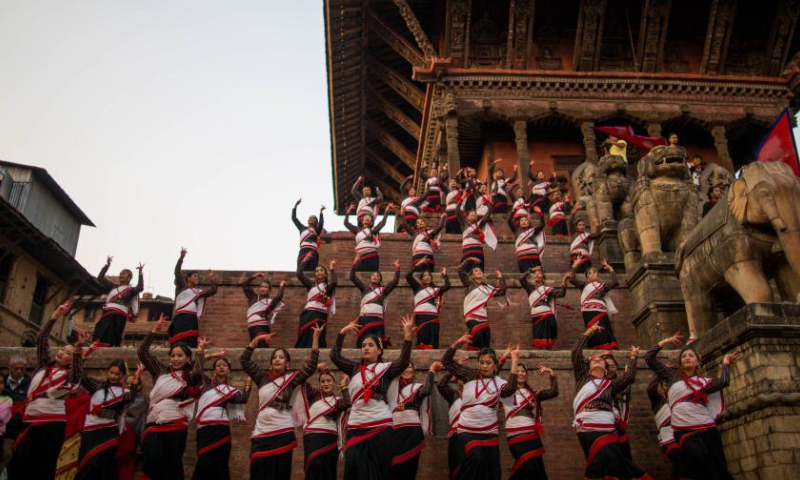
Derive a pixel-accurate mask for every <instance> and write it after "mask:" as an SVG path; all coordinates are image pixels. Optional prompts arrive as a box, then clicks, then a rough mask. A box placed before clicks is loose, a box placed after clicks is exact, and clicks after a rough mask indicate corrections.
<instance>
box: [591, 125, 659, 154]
mask: <svg viewBox="0 0 800 480" xmlns="http://www.w3.org/2000/svg"><path fill="white" fill-rule="evenodd" d="M594 129H595V130H597V131H598V132H603V133H607V134H609V135H613V136H615V137H617V138H619V139H620V140H625V141H626V142H628V143H629V144H631V145H636V146H637V147H639V149H640V150H642V151H645V152H649V151H650V150H651V149H652V148H653V147H656V146H658V145H666V144H667V141H666V140H665V139H663V138H657V137H645V136H642V135H636V133H635V132H634V131H633V128H631V127H594Z"/></svg>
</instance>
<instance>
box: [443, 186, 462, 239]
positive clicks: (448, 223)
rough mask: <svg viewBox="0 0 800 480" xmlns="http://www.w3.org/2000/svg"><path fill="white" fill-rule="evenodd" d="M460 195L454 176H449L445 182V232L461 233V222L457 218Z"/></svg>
mask: <svg viewBox="0 0 800 480" xmlns="http://www.w3.org/2000/svg"><path fill="white" fill-rule="evenodd" d="M461 196H462V195H461V189H460V188H459V186H458V181H456V179H455V178H451V179H450V180H449V181H448V182H447V195H446V196H445V214H446V216H445V222H444V225H445V230H444V232H445V233H461V224H460V223H459V220H458V209H459V204H460V203H461Z"/></svg>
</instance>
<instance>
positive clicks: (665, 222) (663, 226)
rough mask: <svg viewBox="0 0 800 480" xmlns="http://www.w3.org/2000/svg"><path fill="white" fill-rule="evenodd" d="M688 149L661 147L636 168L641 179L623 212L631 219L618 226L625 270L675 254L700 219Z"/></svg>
mask: <svg viewBox="0 0 800 480" xmlns="http://www.w3.org/2000/svg"><path fill="white" fill-rule="evenodd" d="M686 158H687V156H686V149H684V148H683V147H680V146H673V145H669V146H663V145H659V146H657V147H655V148H653V149H652V150H650V152H649V153H648V154H647V155H645V156H644V157H642V158H641V159H640V160H639V163H638V164H637V170H638V175H637V177H636V182H635V183H634V185H633V187H631V189H630V192H629V193H628V197H627V199H626V201H625V204H624V205H623V206H622V207H621V209H622V210H623V211H625V210H627V209H630V210H631V211H632V212H633V215H632V217H628V218H624V219H623V221H621V222H620V224H619V241H620V245H621V246H622V251H623V254H624V255H625V268H626V269H629V270H630V269H631V268H632V267H633V265H635V264H636V263H637V262H638V261H639V260H640V259H641V258H642V257H646V256H648V255H651V254H655V253H662V252H674V251H675V250H677V248H678V246H679V245H680V244H681V243H683V241H684V240H685V239H686V237H687V236H688V235H689V233H690V232H691V231H692V229H694V227H695V225H697V222H698V220H699V219H700V212H699V208H700V198H699V197H698V195H697V189H696V188H695V186H694V184H693V183H692V180H691V178H690V177H689V169H688V167H687V166H686Z"/></svg>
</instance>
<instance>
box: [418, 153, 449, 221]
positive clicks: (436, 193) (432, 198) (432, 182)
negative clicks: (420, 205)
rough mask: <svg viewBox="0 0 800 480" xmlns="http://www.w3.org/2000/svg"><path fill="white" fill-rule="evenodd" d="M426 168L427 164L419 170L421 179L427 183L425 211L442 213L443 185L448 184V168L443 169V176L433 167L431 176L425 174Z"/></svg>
mask: <svg viewBox="0 0 800 480" xmlns="http://www.w3.org/2000/svg"><path fill="white" fill-rule="evenodd" d="M446 166H447V165H445V167H446ZM426 168H427V164H426V163H423V164H422V168H420V170H419V175H420V177H421V178H422V180H424V181H425V195H424V198H425V207H424V209H423V210H424V211H426V212H430V213H440V212H441V211H442V185H444V184H445V182H447V178H448V176H449V175H448V172H447V169H446V168H443V169H442V172H441V174H439V170H438V169H437V168H436V167H435V166H434V167H431V170H430V174H427V173H425V169H426Z"/></svg>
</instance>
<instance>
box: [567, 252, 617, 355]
mask: <svg viewBox="0 0 800 480" xmlns="http://www.w3.org/2000/svg"><path fill="white" fill-rule="evenodd" d="M576 263H577V261H576V262H575V263H573V266H576V267H577V265H576ZM602 264H603V267H602V268H603V269H605V270H608V271H609V273H611V280H610V281H609V282H601V281H600V274H599V273H598V270H597V269H596V268H595V267H592V268H590V269H589V270H587V271H586V281H585V282H584V281H583V280H579V279H578V278H577V277H576V276H575V275H573V276H572V277H571V278H570V282H571V283H572V284H573V285H575V287H576V288H578V289H579V290H580V291H581V315H582V316H583V325H584V326H585V327H586V328H591V327H593V326H594V325H600V326H601V327H603V328H602V330H600V331H598V332H597V333H596V334H594V335H592V336H591V337H590V338H589V345H588V348H591V349H595V350H617V349H618V348H619V345H618V344H617V339H616V337H615V336H614V330H613V329H612V327H611V319H610V317H609V315H613V314H615V313H617V309H616V307H615V306H614V302H612V301H611V298H610V297H609V295H608V292H610V291H611V290H612V289H614V288H616V286H617V285H619V280H617V274H616V273H615V272H614V268H613V267H612V266H611V265H609V264H608V263H607V262H606V261H605V260H603V261H602ZM573 272H574V270H573Z"/></svg>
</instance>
